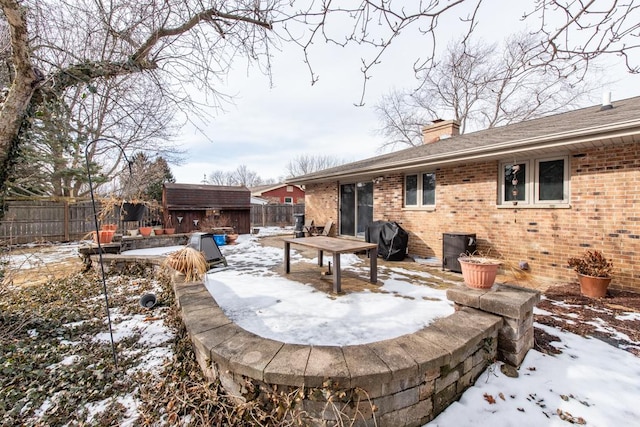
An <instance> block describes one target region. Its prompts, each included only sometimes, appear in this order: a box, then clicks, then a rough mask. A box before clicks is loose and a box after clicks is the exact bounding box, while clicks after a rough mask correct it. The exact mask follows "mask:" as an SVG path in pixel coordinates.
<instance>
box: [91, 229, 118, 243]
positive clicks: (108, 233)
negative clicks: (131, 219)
mask: <svg viewBox="0 0 640 427" xmlns="http://www.w3.org/2000/svg"><path fill="white" fill-rule="evenodd" d="M115 233H116V232H115V231H112V230H100V231H98V237H99V238H100V243H111V241H112V240H113V235H114V234H115ZM93 240H94V241H95V242H96V243H98V239H96V232H95V231H94V232H93Z"/></svg>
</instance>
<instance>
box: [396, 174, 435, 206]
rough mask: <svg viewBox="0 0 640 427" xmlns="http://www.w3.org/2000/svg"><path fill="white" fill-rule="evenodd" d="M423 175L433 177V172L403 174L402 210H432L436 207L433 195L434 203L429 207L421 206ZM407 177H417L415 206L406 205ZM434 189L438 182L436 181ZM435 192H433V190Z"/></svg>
mask: <svg viewBox="0 0 640 427" xmlns="http://www.w3.org/2000/svg"><path fill="white" fill-rule="evenodd" d="M425 174H433V175H435V172H417V173H408V174H405V176H404V180H403V184H402V198H403V201H404V209H409V210H410V209H424V208H426V209H433V208H435V206H436V203H435V195H434V203H433V204H431V205H423V204H422V196H423V195H422V183H423V182H424V178H423V175H425ZM409 176H416V177H417V181H418V182H417V184H418V186H417V188H416V204H415V205H409V204H407V177H409ZM436 188H438V181H437V180H436ZM434 191H435V190H434Z"/></svg>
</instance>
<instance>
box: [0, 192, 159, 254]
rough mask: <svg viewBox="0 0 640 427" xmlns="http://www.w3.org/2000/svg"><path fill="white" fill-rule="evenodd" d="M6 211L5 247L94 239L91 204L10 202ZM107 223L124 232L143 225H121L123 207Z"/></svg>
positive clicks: (1, 232) (0, 232)
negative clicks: (92, 234) (91, 236)
mask: <svg viewBox="0 0 640 427" xmlns="http://www.w3.org/2000/svg"><path fill="white" fill-rule="evenodd" d="M4 208H5V212H4V217H3V218H2V221H0V241H1V242H2V244H3V245H14V244H21V243H33V242H68V241H73V240H81V239H84V238H90V236H88V235H89V234H90V233H91V232H92V231H94V230H95V222H94V215H93V207H92V205H91V201H90V200H83V201H50V200H25V201H6V202H5V206H4ZM101 210H102V205H101V204H100V202H99V201H96V211H97V212H98V213H100V211H101ZM158 214H159V212H158V211H157V210H156V211H152V210H149V209H147V212H146V213H145V218H144V219H143V221H145V222H146V221H152V220H153V219H154V218H156V217H158ZM160 217H161V216H160ZM104 222H108V223H113V224H117V225H118V229H119V230H120V231H121V232H122V231H123V230H125V229H128V228H136V227H138V225H139V223H138V222H137V221H135V222H123V221H121V219H120V208H119V206H118V207H115V208H114V209H113V212H110V213H109V214H108V215H106V216H105V218H104Z"/></svg>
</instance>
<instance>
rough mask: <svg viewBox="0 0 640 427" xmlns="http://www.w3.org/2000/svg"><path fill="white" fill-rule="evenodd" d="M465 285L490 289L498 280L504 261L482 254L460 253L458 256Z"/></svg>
mask: <svg viewBox="0 0 640 427" xmlns="http://www.w3.org/2000/svg"><path fill="white" fill-rule="evenodd" d="M458 262H459V263H460V270H461V271H462V277H463V279H464V283H465V285H467V286H468V287H470V288H475V289H490V288H491V287H492V286H493V284H494V283H495V281H496V275H497V274H498V267H500V264H502V262H501V261H500V260H499V259H495V258H491V257H488V256H484V255H481V254H477V253H475V252H474V253H473V254H460V257H459V258H458Z"/></svg>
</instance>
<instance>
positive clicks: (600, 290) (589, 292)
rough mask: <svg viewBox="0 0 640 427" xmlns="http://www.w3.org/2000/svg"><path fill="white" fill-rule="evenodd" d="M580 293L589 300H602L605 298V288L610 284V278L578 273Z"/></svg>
mask: <svg viewBox="0 0 640 427" xmlns="http://www.w3.org/2000/svg"><path fill="white" fill-rule="evenodd" d="M578 280H579V282H580V293H581V294H582V295H584V296H586V297H589V298H604V297H606V296H607V288H608V287H609V283H611V277H594V276H586V275H584V274H580V273H578Z"/></svg>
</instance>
